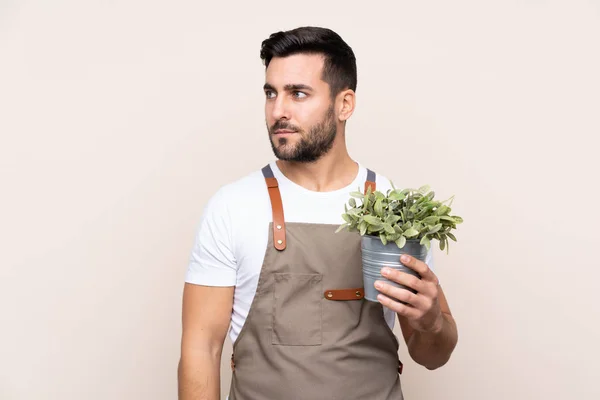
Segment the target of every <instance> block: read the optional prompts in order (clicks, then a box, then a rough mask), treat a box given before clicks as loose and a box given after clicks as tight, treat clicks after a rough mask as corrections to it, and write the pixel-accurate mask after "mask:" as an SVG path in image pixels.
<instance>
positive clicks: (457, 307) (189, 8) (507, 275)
mask: <svg viewBox="0 0 600 400" xmlns="http://www.w3.org/2000/svg"><path fill="white" fill-rule="evenodd" d="M300 25H322V26H327V27H330V28H332V29H334V30H336V31H337V32H338V33H340V34H341V35H342V37H343V38H344V39H345V40H347V42H348V43H349V44H350V45H351V47H352V48H353V49H354V51H355V53H356V55H357V59H358V70H359V81H358V89H357V109H356V112H355V114H354V116H353V117H352V118H351V120H350V121H349V124H348V131H347V132H348V135H347V137H348V145H349V149H350V152H351V155H352V156H353V157H354V158H355V159H357V160H359V161H360V162H361V163H363V164H365V165H366V166H368V167H370V168H372V169H374V170H375V171H377V172H379V173H381V174H384V175H386V176H388V177H389V178H391V179H392V180H393V181H394V183H395V184H396V186H398V187H418V186H420V185H423V184H429V185H431V186H432V188H433V189H434V190H435V192H436V198H438V199H446V198H448V197H450V196H452V195H454V196H455V200H454V203H453V213H454V214H456V215H460V216H462V217H463V218H464V221H465V222H464V224H463V225H460V226H459V229H458V230H457V231H456V236H457V239H458V243H454V242H451V246H450V252H449V254H446V253H445V252H441V251H440V250H439V248H437V250H436V253H435V258H436V267H437V268H436V271H437V273H438V275H439V276H440V278H441V280H442V282H443V285H444V289H445V291H446V294H447V297H448V300H449V302H450V306H451V309H452V311H453V313H454V315H455V318H456V320H457V322H458V326H459V344H458V346H457V348H456V351H455V353H454V355H453V357H452V359H451V361H450V362H449V363H448V364H447V365H446V366H444V367H443V368H441V369H439V370H436V371H428V370H426V369H425V368H423V367H420V366H418V365H416V364H415V363H414V362H412V361H410V360H409V357H408V355H407V354H406V351H405V349H404V348H402V350H401V355H402V360H403V361H404V363H405V372H404V374H403V375H402V379H403V385H404V391H405V395H406V398H407V399H419V400H428V399H429V400H432V399H442V398H443V399H461V400H469V399H473V400H475V399H476V400H481V399H489V400H500V399H509V398H510V399H522V400H529V399H546V400H548V399H598V398H600V389H599V388H598V376H600V368H599V367H598V357H599V356H600V354H599V353H600V352H599V345H598V340H599V339H600V323H599V320H600V313H599V307H598V303H597V299H598V295H597V285H598V281H599V278H600V274H599V273H598V267H599V262H598V258H597V254H598V252H597V249H598V243H597V239H598V233H597V232H598V223H599V222H600V221H599V218H598V199H599V194H600V191H599V189H598V180H599V179H598V176H597V174H598V172H599V171H600V168H599V167H600V165H599V163H598V158H597V157H598V150H597V149H598V147H597V146H598V140H597V137H598V135H599V134H600V119H599V111H600V95H599V94H600V74H599V72H598V71H600V5H599V2H598V1H574V0H569V1H567V0H562V1H474V0H473V1H465V0H457V1H452V2H450V1H442V0H438V1H429V2H414V1H394V2H392V1H390V2H386V3H380V2H354V3H351V2H324V1H318V2H314V1H305V2H301V3H297V2H296V3H294V2H281V1H270V2H268V1H258V2H223V3H220V2H211V3H208V2H198V1H169V2H167V1H162V2H159V1H141V0H137V1H136V0H123V1H114V2H111V1H64V0H54V1H52V2H46V1H39V0H38V1H7V0H2V1H1V2H0V135H1V136H0V191H1V192H0V318H1V322H0V324H1V329H0V399H2V400H17V399H18V400H21V399H32V400H33V399H36V400H37V399H44V400H45V399H61V400H71V399H73V400H75V399H78V400H79V399H86V400H105V399H144V400H159V399H160V400H164V399H175V398H176V387H177V380H176V368H177V362H178V358H179V344H180V343H179V341H180V334H181V329H180V318H181V294H182V288H183V279H184V273H185V270H186V267H187V260H188V256H189V252H190V250H191V246H192V241H193V235H194V233H195V229H196V226H197V223H198V221H199V218H200V215H201V212H202V208H203V206H204V204H205V203H206V201H207V200H208V198H209V197H210V196H211V195H212V194H213V193H214V191H215V190H217V189H218V187H219V186H221V185H223V184H225V183H228V182H230V181H232V180H234V179H237V178H239V177H241V176H244V175H246V174H247V173H249V172H251V171H253V170H255V169H258V168H260V167H262V166H263V165H264V164H265V163H266V162H268V161H269V160H271V159H272V158H273V154H272V152H271V148H270V146H269V144H268V138H267V133H266V128H265V123H264V111H263V106H264V96H263V93H262V85H263V82H264V67H263V66H262V64H261V62H260V59H259V48H260V43H261V41H262V40H263V39H265V38H266V37H268V35H269V34H270V33H272V32H275V31H278V30H285V29H291V28H294V27H297V26H300ZM262 189H263V188H257V190H262ZM435 243H437V242H435ZM396 332H397V334H398V335H399V334H400V332H399V331H398V330H397V329H396ZM230 349H231V345H230V343H229V340H228V341H227V343H226V346H225V357H224V359H223V385H222V386H223V388H224V389H226V388H228V386H229V379H230V372H229V367H228V363H229V360H228V356H229V354H230V353H229V352H230ZM341 378H343V377H341ZM225 394H226V391H224V392H223V398H224V396H225Z"/></svg>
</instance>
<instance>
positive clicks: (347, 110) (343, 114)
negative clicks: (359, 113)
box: [338, 89, 356, 122]
mask: <svg viewBox="0 0 600 400" xmlns="http://www.w3.org/2000/svg"><path fill="white" fill-rule="evenodd" d="M338 103H339V105H338V110H339V113H338V120H340V121H341V122H345V121H346V120H348V119H349V118H350V116H351V115H352V113H353V112H354V107H355V106H356V95H355V94H354V90H352V89H348V90H344V91H342V92H341V93H339V94H338Z"/></svg>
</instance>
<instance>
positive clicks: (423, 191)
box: [418, 185, 431, 195]
mask: <svg viewBox="0 0 600 400" xmlns="http://www.w3.org/2000/svg"><path fill="white" fill-rule="evenodd" d="M430 189H431V188H430V187H429V185H423V186H421V187H420V188H419V190H418V192H419V193H421V194H423V195H425V194H427V192H429V190H430Z"/></svg>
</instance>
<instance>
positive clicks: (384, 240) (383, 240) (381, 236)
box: [379, 233, 387, 246]
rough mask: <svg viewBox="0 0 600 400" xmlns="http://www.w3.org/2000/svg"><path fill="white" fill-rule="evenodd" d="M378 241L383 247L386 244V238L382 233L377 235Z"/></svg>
mask: <svg viewBox="0 0 600 400" xmlns="http://www.w3.org/2000/svg"><path fill="white" fill-rule="evenodd" d="M379 239H381V243H383V245H384V246H385V245H386V244H387V238H386V237H385V235H384V234H383V233H380V234H379Z"/></svg>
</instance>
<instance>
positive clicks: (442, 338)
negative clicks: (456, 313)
mask: <svg viewBox="0 0 600 400" xmlns="http://www.w3.org/2000/svg"><path fill="white" fill-rule="evenodd" d="M438 298H439V306H440V310H441V323H440V326H439V330H438V329H435V330H433V331H432V332H426V331H418V330H415V329H414V328H413V327H412V326H411V324H410V321H409V320H408V318H406V317H405V316H403V315H401V314H398V320H399V321H400V327H401V329H402V335H403V336H404V341H405V342H406V345H407V347H408V353H409V354H410V356H411V357H412V359H413V360H415V362H417V363H418V364H421V365H423V366H424V367H426V368H427V369H436V368H439V367H441V366H443V365H444V364H446V363H447V362H448V360H449V359H450V355H451V354H452V352H453V351H454V348H455V347H456V343H457V341H458V331H457V328H456V322H455V321H454V318H453V317H452V314H451V313H450V309H449V307H448V303H447V301H446V297H445V296H444V292H443V291H442V288H441V287H439V296H438Z"/></svg>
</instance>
